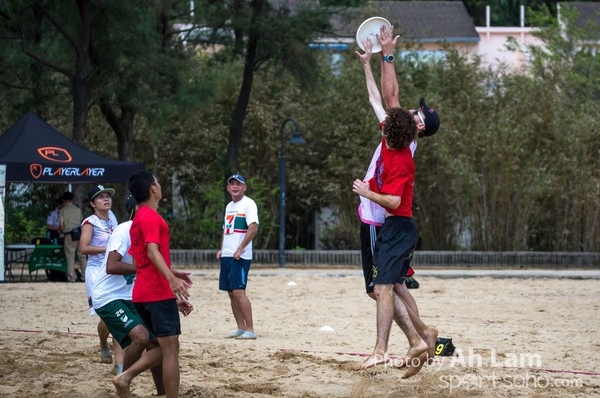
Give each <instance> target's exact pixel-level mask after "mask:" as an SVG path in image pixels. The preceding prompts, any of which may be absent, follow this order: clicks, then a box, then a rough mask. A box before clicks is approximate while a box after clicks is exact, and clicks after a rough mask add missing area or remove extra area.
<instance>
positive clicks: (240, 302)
mask: <svg viewBox="0 0 600 398" xmlns="http://www.w3.org/2000/svg"><path fill="white" fill-rule="evenodd" d="M230 298H231V308H232V310H233V316H234V318H235V321H236V322H237V324H238V329H242V330H248V331H250V332H254V323H253V321H252V304H250V300H249V299H248V296H246V291H245V290H241V289H238V290H234V291H232V292H231V293H230ZM240 320H241V322H240Z"/></svg>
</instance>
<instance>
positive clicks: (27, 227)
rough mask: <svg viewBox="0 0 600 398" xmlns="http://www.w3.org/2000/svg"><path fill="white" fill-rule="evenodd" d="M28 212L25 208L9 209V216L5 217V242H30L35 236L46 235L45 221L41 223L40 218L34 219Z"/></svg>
mask: <svg viewBox="0 0 600 398" xmlns="http://www.w3.org/2000/svg"><path fill="white" fill-rule="evenodd" d="M28 213H29V212H28V211H27V209H11V212H10V217H7V219H6V225H5V228H6V231H5V236H4V242H5V243H8V242H10V243H12V242H15V243H30V242H31V239H33V238H35V237H38V236H46V230H45V225H46V223H45V222H44V223H43V225H41V222H40V221H41V220H40V219H34V218H32V217H30V216H29V215H28ZM44 221H45V220H44Z"/></svg>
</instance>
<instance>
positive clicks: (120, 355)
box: [112, 336, 125, 365]
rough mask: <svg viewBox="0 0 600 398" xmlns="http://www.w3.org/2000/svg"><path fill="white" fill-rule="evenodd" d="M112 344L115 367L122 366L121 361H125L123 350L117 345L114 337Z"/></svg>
mask: <svg viewBox="0 0 600 398" xmlns="http://www.w3.org/2000/svg"><path fill="white" fill-rule="evenodd" d="M112 342H113V347H114V349H115V363H116V364H117V365H123V361H124V359H125V350H124V349H123V348H122V347H121V344H119V342H118V341H117V339H115V337H114V336H113V338H112Z"/></svg>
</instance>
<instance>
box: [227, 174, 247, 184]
mask: <svg viewBox="0 0 600 398" xmlns="http://www.w3.org/2000/svg"><path fill="white" fill-rule="evenodd" d="M231 180H237V181H239V182H241V183H242V184H245V183H246V179H245V178H244V176H242V175H241V174H234V175H232V176H231V177H229V178H228V179H227V183H229V181H231Z"/></svg>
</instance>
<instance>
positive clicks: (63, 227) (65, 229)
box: [58, 191, 87, 282]
mask: <svg viewBox="0 0 600 398" xmlns="http://www.w3.org/2000/svg"><path fill="white" fill-rule="evenodd" d="M63 201H64V204H63V207H62V208H61V209H60V211H59V212H58V224H59V233H62V234H64V235H65V241H64V249H65V257H66V258H67V279H68V281H69V282H75V281H76V280H77V278H76V276H75V257H77V259H78V260H79V262H80V263H81V274H82V275H85V269H86V265H87V263H86V259H85V256H82V253H81V252H80V251H79V244H78V240H79V239H75V240H74V239H73V236H72V234H71V232H72V231H73V230H74V229H78V228H80V227H81V220H83V215H82V214H81V210H80V209H79V207H77V206H76V205H75V204H73V192H69V191H67V192H65V193H64V194H63Z"/></svg>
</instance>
